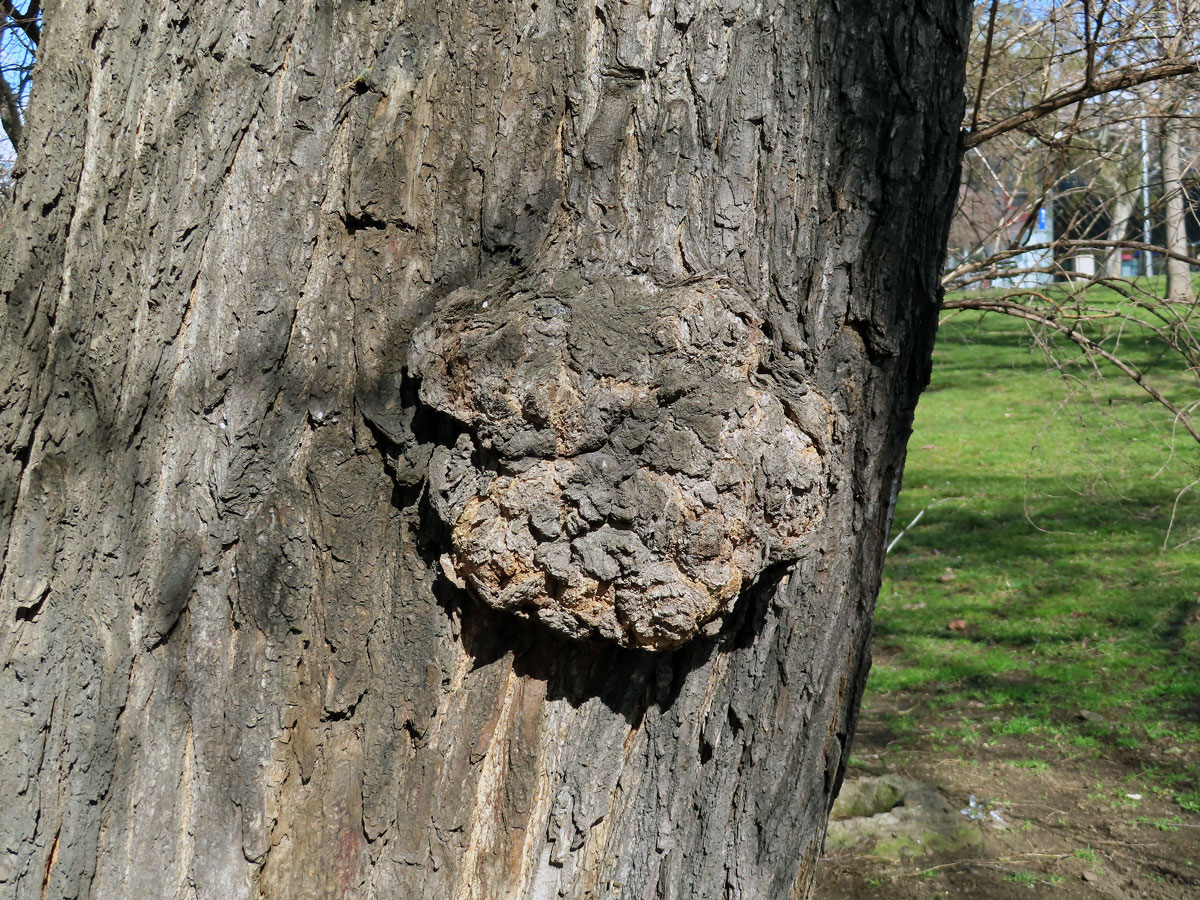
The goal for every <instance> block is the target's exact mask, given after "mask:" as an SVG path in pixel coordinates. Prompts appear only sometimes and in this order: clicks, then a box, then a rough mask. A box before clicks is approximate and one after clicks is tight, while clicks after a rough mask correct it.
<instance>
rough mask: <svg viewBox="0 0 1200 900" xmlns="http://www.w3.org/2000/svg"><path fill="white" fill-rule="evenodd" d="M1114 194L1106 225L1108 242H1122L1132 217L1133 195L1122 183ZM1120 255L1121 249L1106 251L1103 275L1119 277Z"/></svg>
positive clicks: (1126, 234)
mask: <svg viewBox="0 0 1200 900" xmlns="http://www.w3.org/2000/svg"><path fill="white" fill-rule="evenodd" d="M1116 192H1117V193H1116V196H1115V197H1113V200H1112V207H1111V209H1112V213H1111V215H1110V218H1109V225H1108V240H1110V241H1123V240H1125V238H1126V237H1128V236H1129V217H1130V216H1132V215H1133V198H1134V196H1135V195H1134V193H1133V192H1132V191H1130V190H1129V189H1127V187H1126V186H1125V184H1124V183H1123V182H1122V183H1118V184H1117V185H1116ZM1121 255H1122V250H1121V248H1120V247H1114V248H1113V249H1111V250H1109V251H1108V255H1107V256H1106V257H1105V258H1104V274H1105V275H1107V276H1108V277H1109V278H1120V277H1121Z"/></svg>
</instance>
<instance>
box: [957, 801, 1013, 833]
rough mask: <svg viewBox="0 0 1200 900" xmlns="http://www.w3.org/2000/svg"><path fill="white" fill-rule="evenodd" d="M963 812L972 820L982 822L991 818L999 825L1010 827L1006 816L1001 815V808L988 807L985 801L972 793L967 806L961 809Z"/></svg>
mask: <svg viewBox="0 0 1200 900" xmlns="http://www.w3.org/2000/svg"><path fill="white" fill-rule="evenodd" d="M961 812H962V814H963V815H964V816H966V817H967V818H968V819H970V820H971V821H972V822H982V821H984V820H985V819H987V818H989V817H990V818H991V819H992V820H993V821H994V822H996V823H997V824H998V825H1003V826H1004V827H1005V828H1007V827H1008V823H1007V822H1005V821H1004V817H1003V816H1001V815H1000V812H999V810H995V809H988V808H987V807H986V806H985V805H984V804H983V803H980V802H979V800H978V799H977V798H976V797H975V795H974V794H972V795H971V796H970V797H969V798H968V800H967V808H966V809H964V810H961Z"/></svg>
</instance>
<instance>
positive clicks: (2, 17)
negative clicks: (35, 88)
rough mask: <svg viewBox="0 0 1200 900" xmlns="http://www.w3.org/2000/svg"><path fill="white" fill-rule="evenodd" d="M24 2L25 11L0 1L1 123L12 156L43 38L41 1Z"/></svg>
mask: <svg viewBox="0 0 1200 900" xmlns="http://www.w3.org/2000/svg"><path fill="white" fill-rule="evenodd" d="M24 5H25V9H24V10H23V11H22V10H21V8H20V7H19V6H18V5H17V4H16V3H14V2H13V0H0V126H3V128H4V135H5V137H7V138H8V142H9V143H10V144H11V145H12V148H13V153H12V156H13V157H15V156H16V153H17V151H18V150H20V148H21V133H22V130H23V128H24V119H25V104H26V103H27V102H28V99H29V87H30V84H31V82H32V79H33V64H34V60H35V59H36V57H37V47H38V44H39V43H40V42H41V39H42V27H41V16H42V12H41V5H42V4H41V0H26V2H25V4H24Z"/></svg>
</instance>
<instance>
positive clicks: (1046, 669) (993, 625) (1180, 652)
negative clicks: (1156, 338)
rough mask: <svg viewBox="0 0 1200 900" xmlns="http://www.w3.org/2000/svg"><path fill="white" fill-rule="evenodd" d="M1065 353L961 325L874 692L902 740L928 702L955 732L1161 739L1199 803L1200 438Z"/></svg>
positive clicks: (977, 737)
mask: <svg viewBox="0 0 1200 900" xmlns="http://www.w3.org/2000/svg"><path fill="white" fill-rule="evenodd" d="M1089 300H1090V301H1094V302H1100V303H1103V302H1109V301H1111V302H1113V303H1114V304H1115V303H1116V302H1118V298H1117V297H1116V295H1115V294H1114V295H1111V297H1109V296H1106V295H1104V294H1100V293H1099V292H1097V293H1096V295H1095V296H1094V297H1089ZM1095 334H1096V335H1097V336H1099V331H1098V330H1097V331H1096V332H1095ZM1116 337H1117V335H1116V333H1115V332H1114V333H1112V334H1110V335H1109V336H1108V338H1107V340H1108V341H1109V342H1110V343H1109V346H1112V345H1113V344H1112V343H1111V342H1112V341H1113V340H1115V339H1116ZM1119 338H1120V342H1121V343H1120V351H1121V353H1122V354H1123V355H1125V356H1126V357H1128V358H1130V359H1132V360H1133V361H1134V362H1135V363H1136V364H1137V365H1139V366H1140V367H1143V368H1145V369H1146V370H1147V371H1148V372H1149V373H1150V374H1151V376H1152V377H1154V378H1156V379H1157V383H1158V384H1159V385H1160V387H1162V388H1163V389H1164V390H1165V391H1166V392H1167V393H1168V395H1169V396H1170V397H1171V398H1172V400H1173V401H1174V402H1175V403H1176V404H1177V405H1185V404H1187V403H1189V402H1192V401H1194V400H1195V399H1197V397H1200V382H1198V381H1197V378H1196V373H1188V372H1187V371H1185V370H1184V367H1183V366H1182V364H1180V363H1178V362H1176V361H1173V360H1172V359H1170V358H1161V354H1160V353H1159V351H1158V348H1157V347H1156V346H1155V345H1154V343H1153V342H1151V341H1147V340H1145V334H1144V333H1139V331H1138V329H1136V328H1126V329H1124V331H1123V332H1122V333H1121V334H1120V335H1119ZM1056 361H1057V365H1056V366H1051V367H1050V368H1048V366H1047V358H1046V355H1045V354H1044V353H1043V352H1042V351H1041V350H1038V349H1034V348H1033V346H1032V341H1031V333H1030V330H1029V329H1028V328H1027V327H1026V325H1025V323H1023V322H1021V321H1019V320H1017V319H1013V318H1009V317H1005V316H1001V315H996V314H982V315H981V314H978V313H960V314H958V315H955V316H948V317H947V318H946V319H945V320H944V321H943V325H942V328H941V332H940V334H939V338H938V344H937V349H936V350H935V352H934V369H933V381H932V383H931V385H930V388H929V390H928V392H927V393H926V394H925V395H924V396H923V397H922V399H921V402H920V406H919V408H918V410H917V417H916V423H915V426H914V434H913V438H912V440H911V442H910V444H909V454H908V464H907V468H906V472H905V478H904V490H903V492H902V493H901V495H900V500H899V503H898V505H897V509H896V515H895V522H894V524H893V528H892V533H893V535H896V534H899V533H900V531H901V529H903V528H905V527H906V526H907V525H908V524H909V523H910V521H911V520H912V519H913V518H914V517H915V516H916V515H917V514H918V512H920V511H921V510H924V514H923V516H922V518H921V519H920V521H918V522H917V523H916V524H915V525H914V526H913V527H912V528H911V529H910V530H909V531H908V532H907V533H906V534H905V535H904V536H903V537H902V538H901V539H900V541H899V543H898V544H897V545H896V547H895V549H894V550H893V551H892V553H891V555H890V556H889V558H888V562H887V566H886V569H885V573H884V579H883V587H882V590H881V592H880V595H879V604H878V612H877V617H876V630H875V643H874V656H875V666H874V668H873V670H872V673H871V677H870V681H869V683H868V687H867V695H868V701H867V702H868V704H870V705H871V706H873V707H875V708H876V710H877V711H878V710H880V709H881V708H891V709H895V710H896V713H895V715H894V716H892V717H891V718H892V720H893V721H892V725H893V726H894V728H895V730H896V731H897V733H901V734H902V733H904V731H905V729H906V728H907V729H908V730H909V731H911V729H912V718H911V717H906V716H904V715H903V714H902V713H901V712H900V711H899V710H901V709H902V708H904V707H908V706H911V705H912V704H913V703H919V705H920V706H921V708H922V709H923V710H924V715H925V716H926V717H927V719H926V722H925V724H924V726H923V727H925V728H926V729H933V730H934V731H935V732H936V733H937V734H940V735H941V736H944V738H945V740H946V741H947V742H959V743H963V742H966V743H969V742H971V741H988V740H998V739H1000V738H1003V737H1005V736H1024V738H1025V739H1027V740H1028V742H1029V745H1030V747H1032V748H1037V747H1038V746H1050V745H1053V746H1056V747H1059V748H1069V749H1070V752H1071V753H1075V754H1094V755H1105V754H1108V755H1112V754H1120V753H1122V752H1126V753H1137V752H1138V751H1139V749H1140V748H1142V747H1143V746H1146V745H1148V744H1149V745H1153V746H1156V747H1158V748H1159V749H1160V750H1161V751H1163V752H1166V753H1172V754H1174V757H1173V758H1174V759H1176V760H1177V761H1178V763H1179V765H1174V766H1171V767H1168V769H1164V770H1163V773H1162V779H1161V783H1162V784H1163V786H1164V787H1163V789H1164V790H1167V791H1171V792H1172V795H1173V796H1174V797H1175V799H1176V800H1177V801H1178V802H1179V803H1180V804H1181V805H1182V806H1183V807H1184V808H1185V809H1189V810H1191V811H1195V812H1200V484H1198V483H1196V482H1197V479H1200V446H1198V445H1197V444H1196V443H1195V442H1194V441H1193V440H1192V438H1191V437H1190V436H1189V435H1188V434H1187V433H1186V432H1185V431H1184V430H1183V429H1181V428H1174V427H1173V422H1172V417H1171V415H1170V414H1169V413H1166V412H1165V411H1164V410H1163V409H1162V408H1161V407H1159V406H1157V405H1156V404H1154V403H1153V402H1152V401H1151V402H1148V398H1147V397H1146V396H1145V394H1144V393H1142V392H1141V391H1140V390H1139V389H1138V388H1137V387H1136V386H1135V385H1133V384H1132V383H1131V382H1129V380H1128V379H1125V378H1124V377H1123V376H1121V375H1120V374H1117V373H1114V372H1112V371H1108V372H1105V373H1104V374H1105V375H1106V376H1108V377H1105V378H1100V377H1098V375H1097V373H1096V372H1095V370H1094V368H1093V367H1091V366H1090V365H1087V364H1081V363H1080V361H1079V356H1078V353H1077V352H1075V351H1074V350H1073V349H1072V347H1071V345H1070V344H1069V343H1068V342H1065V341H1062V340H1059V341H1058V342H1057V350H1056ZM1197 418H1198V419H1200V414H1197ZM951 623H953V627H952V626H951ZM1085 711H1086V712H1087V713H1089V714H1095V715H1089V716H1088V717H1086V718H1081V716H1080V714H1081V713H1083V712H1085ZM1030 755H1031V756H1033V757H1036V756H1037V754H1036V753H1033V752H1031V754H1030ZM1030 764H1033V763H1030Z"/></svg>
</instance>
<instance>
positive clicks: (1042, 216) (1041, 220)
mask: <svg viewBox="0 0 1200 900" xmlns="http://www.w3.org/2000/svg"><path fill="white" fill-rule="evenodd" d="M1045 230H1046V210H1045V209H1039V210H1038V231H1045Z"/></svg>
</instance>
